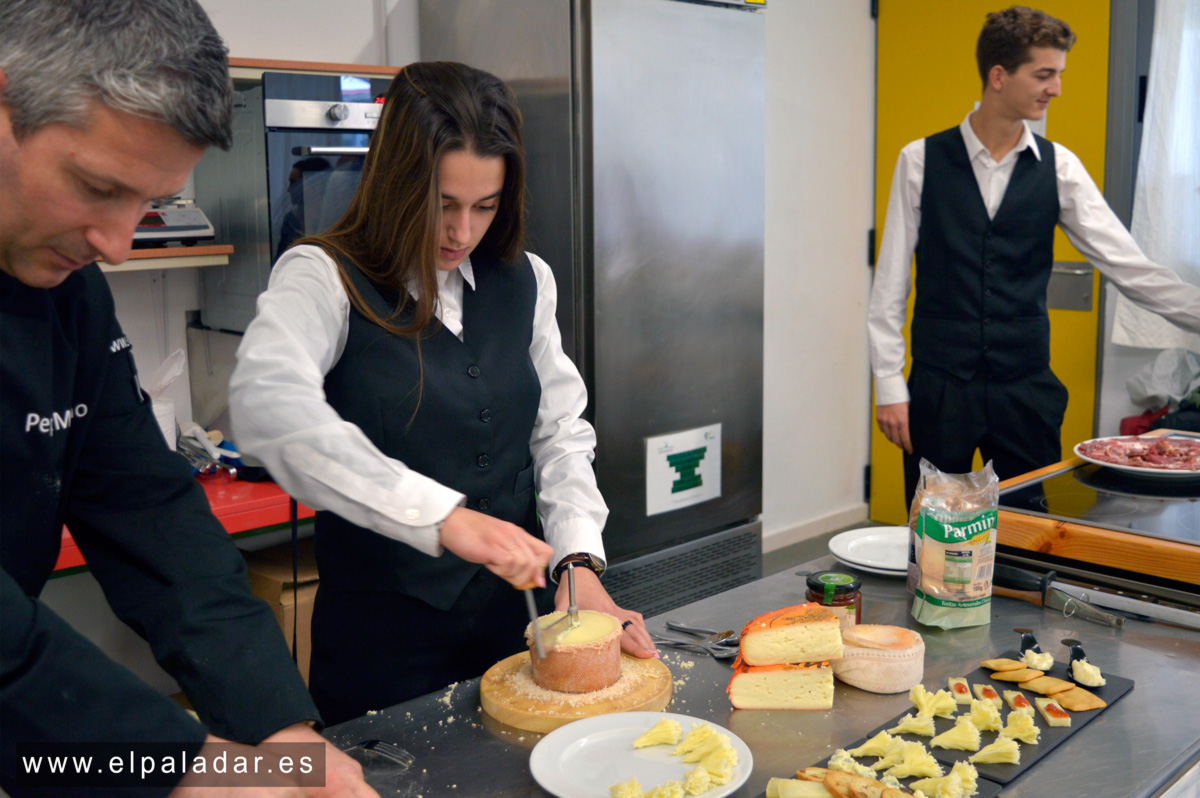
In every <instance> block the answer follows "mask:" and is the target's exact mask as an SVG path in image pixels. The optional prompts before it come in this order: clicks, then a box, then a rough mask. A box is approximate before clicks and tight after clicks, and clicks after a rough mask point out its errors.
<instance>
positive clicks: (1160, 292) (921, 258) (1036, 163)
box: [868, 6, 1200, 504]
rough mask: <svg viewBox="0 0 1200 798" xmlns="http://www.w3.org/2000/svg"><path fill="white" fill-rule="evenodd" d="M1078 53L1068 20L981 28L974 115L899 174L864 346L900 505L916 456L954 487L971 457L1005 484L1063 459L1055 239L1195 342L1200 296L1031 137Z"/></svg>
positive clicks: (1026, 19) (1015, 17)
mask: <svg viewBox="0 0 1200 798" xmlns="http://www.w3.org/2000/svg"><path fill="white" fill-rule="evenodd" d="M1074 43H1075V34H1074V33H1072V31H1071V29H1070V27H1069V26H1068V25H1067V24H1066V23H1065V22H1063V21H1062V20H1058V19H1055V18H1053V17H1051V16H1048V15H1047V14H1045V13H1043V12H1041V11H1037V10H1035V9H1030V8H1025V7H1023V6H1013V7H1012V8H1009V9H1006V10H1004V11H999V12H996V13H993V14H989V15H988V16H987V21H986V22H985V24H984V27H983V30H982V31H981V33H980V35H979V40H978V43H977V45H976V60H977V63H978V67H979V75H980V77H981V78H982V80H983V94H982V97H981V99H980V102H979V106H978V107H977V108H976V109H975V110H974V111H972V112H970V113H969V114H967V117H966V118H965V119H964V120H963V121H962V123H961V124H960V125H958V126H957V127H953V128H950V129H949V130H945V131H943V132H941V133H937V134H935V135H933V136H929V137H928V138H924V139H918V140H917V141H914V142H912V143H910V144H908V145H907V146H906V147H905V148H904V149H903V150H902V151H901V152H900V157H899V159H898V161H897V163H896V172H895V176H894V177H893V178H892V188H891V194H890V196H889V198H888V210H887V220H886V223H885V225H884V231H883V240H882V245H881V247H880V253H879V261H878V266H877V267H876V270H875V282H874V284H873V286H872V289H871V304H870V310H869V314H868V333H869V338H870V350H871V367H872V371H873V373H874V377H875V415H876V419H877V421H878V423H879V428H880V430H882V432H883V433H884V434H885V435H886V436H887V437H888V439H889V440H891V441H892V443H894V444H896V445H897V446H899V447H901V448H902V449H903V450H904V452H905V455H904V482H905V491H906V496H907V504H911V503H912V498H913V494H914V492H915V490H916V486H917V481H918V478H919V476H920V468H919V464H920V460H921V458H922V457H924V458H926V459H928V460H929V461H930V462H932V463H933V464H934V465H935V466H937V467H938V468H939V469H940V470H942V471H946V472H951V473H963V472H967V471H970V470H971V461H972V458H973V457H974V454H975V450H976V449H979V451H980V453H981V454H982V456H983V458H984V460H991V461H992V462H993V465H994V467H995V470H996V473H997V474H998V475H999V477H1000V478H1001V479H1008V478H1010V477H1014V476H1017V475H1019V474H1023V473H1026V472H1028V471H1032V470H1034V469H1037V468H1040V467H1042V466H1045V465H1049V464H1051V463H1054V462H1057V461H1058V460H1060V459H1062V457H1061V444H1060V440H1059V439H1060V429H1061V427H1062V421H1063V414H1064V412H1065V411H1066V407H1067V389H1066V388H1065V387H1064V386H1063V384H1062V383H1061V382H1060V381H1059V380H1058V378H1057V377H1056V376H1055V375H1054V373H1053V372H1052V371H1051V370H1050V320H1049V317H1048V316H1047V313H1046V286H1047V283H1048V281H1049V279H1050V272H1051V268H1052V266H1053V262H1054V228H1055V226H1056V225H1058V226H1061V227H1062V229H1063V231H1064V232H1065V233H1066V235H1067V238H1068V239H1070V241H1071V243H1072V244H1074V245H1075V247H1076V248H1077V249H1078V250H1079V251H1080V252H1082V253H1083V255H1084V256H1085V257H1086V258H1087V259H1088V261H1089V262H1091V263H1092V265H1094V266H1095V267H1096V268H1097V269H1099V270H1100V272H1101V273H1102V274H1103V275H1104V276H1105V277H1107V278H1108V279H1109V280H1111V281H1112V282H1113V284H1115V285H1116V287H1117V288H1118V289H1120V290H1121V292H1122V293H1124V294H1125V295H1126V296H1128V297H1129V298H1130V299H1132V300H1133V301H1134V302H1136V303H1137V304H1139V305H1141V306H1142V307H1144V308H1146V309H1147V310H1150V311H1152V312H1155V313H1158V314H1160V315H1162V316H1163V317H1165V318H1166V319H1168V320H1169V321H1171V322H1173V323H1175V324H1177V325H1179V326H1180V327H1182V328H1184V329H1187V330H1190V331H1193V332H1200V287H1197V286H1194V285H1189V284H1188V283H1185V282H1183V281H1181V280H1180V279H1179V277H1178V276H1177V275H1176V274H1175V273H1174V272H1172V271H1170V270H1169V269H1167V268H1165V267H1163V266H1161V265H1159V264H1157V263H1154V262H1152V261H1150V260H1149V259H1148V258H1147V257H1146V256H1145V255H1144V254H1143V253H1142V251H1141V250H1140V249H1139V248H1138V245H1137V244H1136V243H1135V242H1134V240H1133V238H1132V237H1131V236H1130V235H1129V232H1128V231H1127V230H1126V229H1125V227H1124V226H1123V225H1122V224H1121V222H1120V220H1118V219H1117V217H1116V215H1115V214H1114V213H1113V212H1112V210H1111V209H1110V208H1109V207H1108V204H1107V203H1106V202H1105V201H1104V197H1103V196H1102V195H1101V194H1100V192H1099V190H1098V189H1097V188H1096V185H1095V183H1093V182H1092V179H1091V178H1090V177H1089V176H1088V173H1087V170H1085V169H1084V168H1083V164H1082V163H1081V162H1080V161H1079V158H1078V157H1076V156H1075V154H1074V153H1072V152H1071V151H1070V150H1068V149H1067V148H1065V147H1063V146H1062V145H1061V144H1057V143H1052V142H1049V141H1047V140H1046V139H1044V138H1042V137H1040V136H1035V135H1034V134H1033V132H1032V131H1031V130H1030V129H1029V126H1028V124H1027V122H1028V121H1029V120H1039V119H1042V118H1044V117H1045V115H1046V108H1047V106H1048V105H1049V104H1050V103H1051V101H1052V100H1053V99H1054V98H1055V97H1058V96H1059V94H1061V92H1062V74H1063V70H1064V69H1065V68H1066V59H1067V51H1068V50H1070V49H1071V47H1072V45H1073V44H1074ZM914 253H915V254H916V260H917V270H916V290H917V295H916V300H915V304H914V309H913V321H912V359H913V366H912V370H911V372H910V373H909V378H908V384H907V386H906V385H905V381H904V374H903V369H904V349H905V345H904V338H903V336H902V333H901V329H902V328H903V326H904V319H905V314H906V312H907V300H908V291H909V287H910V276H909V275H910V269H911V264H912V259H913V255H914Z"/></svg>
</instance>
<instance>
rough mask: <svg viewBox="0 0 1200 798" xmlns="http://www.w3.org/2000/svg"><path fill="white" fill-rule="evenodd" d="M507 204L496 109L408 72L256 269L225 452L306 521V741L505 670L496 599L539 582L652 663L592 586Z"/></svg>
mask: <svg viewBox="0 0 1200 798" xmlns="http://www.w3.org/2000/svg"><path fill="white" fill-rule="evenodd" d="M524 193H525V156H524V151H523V149H522V144H521V133H520V112H519V111H518V110H517V108H516V106H515V104H514V101H513V97H512V94H511V93H510V91H509V89H508V87H507V86H505V85H504V83H502V82H501V81H500V80H499V79H497V78H495V77H494V76H492V75H489V74H487V73H485V72H481V71H479V70H476V69H473V68H471V67H467V66H464V65H462V64H452V63H417V64H410V65H409V66H407V67H405V68H404V69H403V70H401V72H400V74H399V75H397V77H396V78H395V79H394V80H393V81H392V84H391V86H390V87H389V89H388V92H387V96H386V100H385V102H384V105H383V111H382V117H381V118H380V121H379V126H378V128H377V129H376V131H375V133H374V135H373V137H372V144H371V150H370V153H369V154H368V155H367V157H366V160H365V162H364V165H363V173H362V181H361V183H360V185H359V187H358V190H357V193H356V194H355V196H354V199H353V200H352V202H351V204H350V207H349V208H348V210H347V211H346V213H345V215H344V216H343V217H342V218H341V219H340V220H339V221H338V222H337V223H336V224H335V225H334V226H333V227H332V228H330V229H329V230H328V231H326V232H325V233H323V234H321V235H318V236H312V237H309V238H306V239H302V240H300V241H299V242H297V244H296V246H294V247H293V248H292V249H291V250H289V251H288V252H287V253H285V254H284V255H283V256H282V257H281V258H280V259H279V261H278V262H277V263H276V265H275V268H274V270H273V271H272V274H271V279H270V284H269V287H268V289H267V291H266V292H265V293H263V295H262V296H261V297H260V298H259V300H258V316H257V317H256V318H255V320H254V321H253V322H252V323H251V325H250V327H249V328H248V329H247V330H246V335H245V340H244V341H243V342H242V345H241V347H240V349H239V350H238V364H237V367H236V369H235V371H234V374H233V377H232V380H231V383H230V409H231V413H232V416H233V424H234V431H235V433H236V436H237V440H238V443H239V445H240V446H241V448H242V450H243V451H244V452H246V453H248V454H251V455H253V456H255V457H257V458H259V459H260V460H262V461H263V463H264V464H265V465H266V466H267V468H268V470H269V471H270V472H271V475H272V476H273V477H274V478H275V479H276V480H277V481H278V482H279V483H280V484H281V485H282V486H283V487H284V488H285V489H286V490H287V491H288V492H289V493H290V494H291V495H293V496H295V497H296V498H297V499H299V500H300V501H302V502H304V503H305V504H307V505H309V506H311V507H313V508H315V509H317V510H318V513H317V519H316V529H315V535H316V540H315V542H316V556H317V565H318V567H319V569H320V574H321V586H320V589H319V592H318V594H317V599H316V606H315V608H314V614H313V628H312V640H313V649H312V661H311V667H310V677H309V678H310V689H311V691H312V693H313V697H314V698H315V699H316V701H317V705H318V707H319V708H320V710H321V714H322V716H323V717H324V718H325V719H326V721H327V722H330V723H336V722H339V721H342V720H346V719H348V718H352V717H357V716H359V715H362V714H363V713H365V712H366V711H368V710H372V709H379V708H382V707H386V706H390V705H392V704H395V703H398V702H400V701H404V700H406V699H409V698H413V697H415V696H418V695H423V694H425V693H428V692H431V691H433V690H436V689H438V688H440V687H443V686H445V685H447V684H449V683H451V682H455V681H459V680H462V679H469V678H472V677H475V676H479V675H481V674H483V672H484V671H485V670H486V669H487V668H488V667H490V666H491V665H492V664H494V663H495V662H496V661H498V660H500V659H502V658H504V657H505V656H507V655H509V654H512V653H515V652H517V651H519V650H521V649H522V648H523V647H524V641H523V637H522V634H523V631H524V628H525V625H526V622H527V620H528V617H527V615H526V614H525V608H524V603H523V601H522V598H521V595H520V593H518V592H517V591H516V590H514V589H513V588H512V586H511V585H525V584H528V583H537V584H538V585H543V586H544V585H545V575H544V572H545V567H546V566H547V565H548V564H553V565H555V572H554V575H555V576H556V577H557V575H558V573H559V572H560V571H561V569H562V568H563V567H564V566H565V565H566V564H567V563H579V564H581V565H582V566H587V567H578V568H576V569H575V571H576V574H577V578H576V581H577V596H578V604H579V606H580V607H582V608H585V609H594V610H602V611H605V612H608V613H610V614H612V615H614V616H616V617H617V618H619V619H621V620H622V621H632V623H629V624H626V625H625V626H626V628H625V631H624V634H623V635H622V648H623V649H624V650H625V651H627V652H629V653H631V654H634V655H637V656H641V657H649V656H654V654H655V649H654V646H653V644H652V643H651V641H650V637H649V634H648V633H647V632H646V629H645V625H644V624H643V623H642V619H641V616H640V615H639V614H637V613H634V612H627V611H625V610H622V609H620V608H619V607H617V606H616V604H615V603H614V602H613V601H612V599H611V598H610V597H609V595H608V593H607V591H605V589H604V588H603V586H602V585H601V584H600V580H599V578H598V577H599V574H600V573H601V572H602V570H603V567H604V561H603V556H604V549H603V545H602V543H601V530H602V529H603V526H604V522H605V519H606V517H607V514H608V510H607V507H606V506H605V504H604V501H603V499H602V497H601V496H600V493H599V491H598V490H597V487H596V481H595V476H594V473H593V472H592V468H591V462H592V458H593V455H594V447H595V434H594V432H593V430H592V428H591V426H590V425H589V424H588V423H587V422H586V421H584V420H583V419H582V418H580V414H581V413H582V411H583V409H584V407H585V405H586V403H587V396H586V391H585V389H584V385H583V381H582V380H581V378H580V376H579V373H578V371H577V370H576V369H575V366H574V365H573V364H572V363H571V361H570V360H568V359H567V357H566V355H565V354H564V353H563V349H562V344H561V339H560V336H559V330H558V326H557V322H556V321H555V304H556V293H555V283H554V278H553V276H552V274H551V272H550V269H549V267H548V266H547V265H546V263H545V262H544V261H542V260H541V259H540V258H538V257H537V256H536V255H532V254H530V253H526V252H523V251H522V249H521V243H522V234H523V231H524V225H523V214H524ZM543 532H544V538H545V540H543V539H542V536H543ZM443 549H445V550H447V551H443ZM510 583H511V585H510ZM539 592H541V593H543V596H542V602H541V603H542V604H543V609H548V606H546V605H548V604H549V602H550V596H549V592H548V591H539ZM566 593H567V591H566V587H565V580H563V582H562V583H560V585H559V588H558V591H557V593H556V594H555V597H554V602H555V604H556V605H557V607H558V608H559V609H564V608H565V607H566V604H567V598H568V597H567V595H566Z"/></svg>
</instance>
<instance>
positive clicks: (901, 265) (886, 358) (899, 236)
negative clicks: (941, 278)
mask: <svg viewBox="0 0 1200 798" xmlns="http://www.w3.org/2000/svg"><path fill="white" fill-rule="evenodd" d="M972 113H974V112H972ZM970 119H971V114H967V116H966V118H965V119H963V121H962V124H960V125H959V126H958V128H959V130H960V131H962V136H963V141H964V142H965V144H966V148H967V154H968V155H969V156H970V159H971V168H972V170H973V171H974V172H975V180H976V182H977V183H978V184H979V193H980V194H981V195H982V197H983V201H984V204H985V205H986V206H987V212H988V217H989V218H990V217H994V216H995V215H996V210H997V209H998V208H999V207H1000V202H1001V200H1003V199H1004V192H1005V191H1006V190H1007V189H1008V183H1009V180H1010V179H1011V178H1012V173H1013V168H1014V167H1015V166H1016V162H1017V157H1018V156H1019V155H1020V154H1021V152H1022V151H1023V150H1025V149H1026V148H1028V149H1030V150H1032V152H1033V154H1034V155H1035V156H1036V157H1037V158H1038V160H1041V157H1042V155H1041V151H1040V150H1039V149H1038V148H1037V145H1036V142H1035V141H1034V138H1033V133H1032V132H1031V131H1030V130H1029V125H1028V124H1025V125H1024V130H1023V131H1022V133H1021V138H1020V140H1019V141H1018V142H1017V146H1016V147H1014V148H1013V149H1012V150H1010V151H1009V152H1008V153H1006V154H1005V155H1004V157H1003V158H1001V159H1000V160H999V161H995V160H993V159H992V156H991V153H989V152H988V149H987V147H986V146H984V144H983V143H982V142H981V141H980V140H979V137H978V136H976V135H975V131H974V130H973V129H972V128H971V124H970ZM1054 167H1055V169H1054V171H1055V175H1056V177H1057V181H1058V204H1059V215H1058V224H1059V226H1060V227H1062V229H1063V231H1064V232H1065V233H1066V234H1067V238H1068V239H1069V240H1070V242H1071V243H1072V244H1074V245H1075V248H1076V249H1078V250H1079V251H1080V252H1081V253H1083V256H1084V257H1085V258H1087V259H1088V262H1090V263H1091V264H1092V265H1093V266H1095V267H1096V268H1097V269H1098V270H1099V271H1100V273H1101V274H1102V275H1104V276H1105V277H1107V278H1108V279H1109V280H1111V281H1112V282H1113V283H1114V284H1115V285H1116V286H1117V288H1118V289H1120V290H1121V292H1122V293H1123V294H1125V295H1126V296H1128V297H1129V298H1130V299H1132V300H1133V301H1134V302H1136V303H1137V304H1139V305H1141V306H1142V307H1144V308H1146V309H1147V310H1149V311H1152V312H1154V313H1158V314H1160V315H1162V316H1163V317H1165V318H1166V319H1168V320H1170V321H1172V322H1174V323H1175V324H1177V325H1179V326H1180V327H1182V328H1184V329H1186V330H1191V331H1192V332H1200V287H1197V286H1194V285H1191V284H1189V283H1185V282H1184V281H1182V280H1181V279H1179V276H1178V275H1177V274H1175V272H1173V271H1171V270H1170V269H1168V268H1166V267H1164V266H1160V265H1159V264H1157V263H1154V262H1153V261H1151V260H1149V259H1148V258H1147V257H1146V256H1145V255H1144V254H1142V251H1141V249H1140V248H1139V247H1138V245H1137V242H1135V241H1134V240H1133V237H1132V236H1130V235H1129V231H1128V230H1126V229H1125V226H1124V225H1123V224H1121V220H1120V219H1118V218H1117V216H1116V214H1115V213H1113V212H1112V209H1111V208H1109V207H1108V203H1107V202H1105V201H1104V196H1103V195H1102V194H1101V193H1100V190H1099V189H1097V188H1096V184H1095V183H1093V182H1092V178H1091V177H1090V176H1089V175H1088V173H1087V170H1086V169H1084V167H1083V163H1082V162H1080V160H1079V158H1078V157H1077V156H1076V155H1075V154H1074V153H1073V152H1071V151H1070V150H1068V149H1067V148H1066V147H1064V146H1062V145H1061V144H1057V143H1056V144H1054ZM924 181H925V139H917V140H916V141H914V142H912V143H910V144H908V145H907V146H906V147H905V148H904V149H903V150H901V151H900V157H899V159H897V161H896V173H895V175H894V176H893V177H892V189H891V193H890V194H889V195H888V209H887V218H886V221H885V223H884V226H883V241H882V242H881V246H880V251H879V260H878V263H877V264H876V267H875V282H874V285H873V286H872V287H871V303H870V307H869V308H868V311H867V333H868V338H869V340H870V353H871V371H872V373H873V374H874V376H875V404H877V405H887V404H894V403H896V402H907V401H908V386H907V385H906V384H905V382H904V354H905V343H904V335H903V332H902V329H903V327H904V320H905V317H906V316H907V312H908V293H909V291H910V290H911V289H912V259H913V252H914V251H915V250H916V247H917V233H918V231H919V230H920V227H921V188H922V186H923V185H924Z"/></svg>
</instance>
